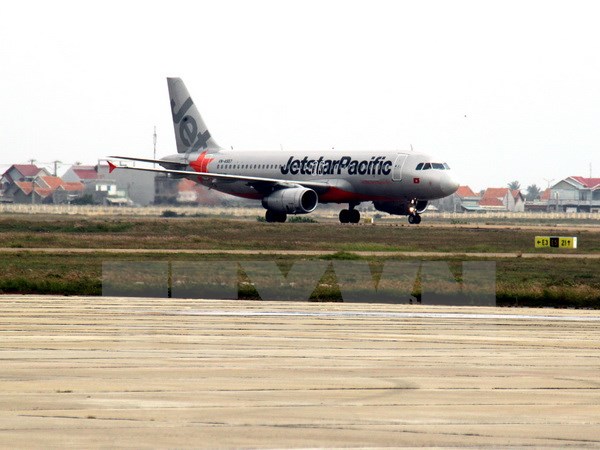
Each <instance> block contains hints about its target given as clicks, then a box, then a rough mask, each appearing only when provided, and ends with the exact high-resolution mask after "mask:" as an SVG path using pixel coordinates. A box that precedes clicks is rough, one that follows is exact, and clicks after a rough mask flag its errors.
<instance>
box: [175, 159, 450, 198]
mask: <svg viewBox="0 0 600 450" xmlns="http://www.w3.org/2000/svg"><path fill="white" fill-rule="evenodd" d="M178 156H180V157H181V156H182V155H178ZM173 158H174V157H173V156H170V157H166V158H165V159H167V160H168V159H173ZM187 160H188V162H189V167H190V170H193V171H196V172H211V173H216V174H224V175H238V176H240V175H241V176H252V177H260V178H274V179H280V180H286V181H289V182H292V183H293V182H295V181H297V182H307V181H318V182H326V183H327V184H328V185H330V186H331V188H330V189H328V190H327V191H325V192H323V193H319V192H318V190H317V193H318V195H319V202H320V203H328V202H334V203H348V202H361V201H397V200H408V201H410V200H412V199H419V200H433V199H437V198H442V197H445V196H447V195H450V194H452V193H453V192H454V191H456V188H457V186H458V184H457V183H456V182H455V181H453V180H452V178H451V171H450V168H449V167H448V165H447V164H445V163H443V162H441V161H440V162H438V161H437V160H435V159H432V158H431V157H430V156H428V155H425V154H421V153H407V152H399V151H392V152H390V151H352V152H350V151H348V152H344V151H338V150H329V151H322V152H320V151H317V152H315V151H295V152H288V151H260V152H240V151H234V150H220V151H219V152H216V153H209V152H202V153H193V154H189V155H188V159H187ZM419 165H420V167H419ZM418 168H419V170H418ZM189 178H191V179H194V181H198V182H200V183H202V184H204V185H206V186H209V187H211V188H213V189H217V190H219V191H222V192H225V193H227V194H231V195H236V196H240V197H245V198H254V199H260V198H262V197H263V196H264V192H261V191H260V189H257V187H256V185H251V184H249V183H248V182H246V181H240V180H215V179H205V180H204V179H202V177H194V176H190V177H189Z"/></svg>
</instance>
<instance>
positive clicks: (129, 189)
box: [96, 160, 156, 206]
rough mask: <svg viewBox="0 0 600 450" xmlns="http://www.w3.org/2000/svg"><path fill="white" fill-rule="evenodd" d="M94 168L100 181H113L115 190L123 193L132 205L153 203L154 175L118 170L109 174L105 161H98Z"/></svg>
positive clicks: (137, 171)
mask: <svg viewBox="0 0 600 450" xmlns="http://www.w3.org/2000/svg"><path fill="white" fill-rule="evenodd" d="M96 168H97V171H98V175H99V176H100V177H101V179H111V180H113V181H114V182H115V184H116V186H117V190H118V191H122V192H124V193H125V197H127V198H128V199H130V200H131V201H132V202H133V203H134V204H136V205H141V206H148V205H151V204H153V203H154V197H155V193H154V191H155V184H154V178H155V177H156V173H152V172H143V171H139V170H118V169H117V170H113V171H112V172H110V170H109V167H108V163H107V162H106V160H100V161H98V165H97V166H96Z"/></svg>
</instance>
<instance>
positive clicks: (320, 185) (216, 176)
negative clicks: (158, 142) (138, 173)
mask: <svg viewBox="0 0 600 450" xmlns="http://www.w3.org/2000/svg"><path fill="white" fill-rule="evenodd" d="M122 159H125V158H122ZM128 159H132V160H134V161H147V162H154V161H155V160H142V159H138V158H135V159H134V158H128ZM161 161H162V162H163V163H165V162H167V161H164V160H161ZM156 162H157V163H158V162H159V161H158V160H156ZM169 162H170V161H169ZM186 165H187V164H186ZM108 166H109V173H110V172H112V171H113V170H115V169H125V170H142V171H144V172H155V173H171V174H173V175H183V176H188V177H189V176H195V177H201V178H210V179H213V180H223V181H247V182H248V184H249V185H254V184H259V185H260V184H263V185H265V184H266V185H277V186H281V187H295V186H304V187H308V188H311V189H314V190H315V191H317V192H318V193H323V192H325V191H327V190H328V189H329V188H331V187H333V186H332V185H331V184H329V183H326V182H323V181H291V180H282V179H279V178H264V177H252V176H246V175H227V174H222V173H212V172H195V171H193V170H175V169H156V168H149V167H148V168H147V167H130V166H117V165H116V164H113V163H112V162H111V161H108Z"/></svg>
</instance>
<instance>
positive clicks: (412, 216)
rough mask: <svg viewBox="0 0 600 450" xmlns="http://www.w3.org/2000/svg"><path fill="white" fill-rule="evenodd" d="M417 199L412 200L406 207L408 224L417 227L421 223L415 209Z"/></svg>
mask: <svg viewBox="0 0 600 450" xmlns="http://www.w3.org/2000/svg"><path fill="white" fill-rule="evenodd" d="M417 203H418V202H417V199H413V200H412V201H411V202H410V206H409V207H408V223H410V224H411V225H418V224H420V223H421V215H420V214H419V211H418V209H417Z"/></svg>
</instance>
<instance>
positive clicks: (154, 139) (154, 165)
mask: <svg viewBox="0 0 600 450" xmlns="http://www.w3.org/2000/svg"><path fill="white" fill-rule="evenodd" d="M152 140H153V142H154V159H156V125H154V134H153V135H152ZM153 167H156V163H153Z"/></svg>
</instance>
